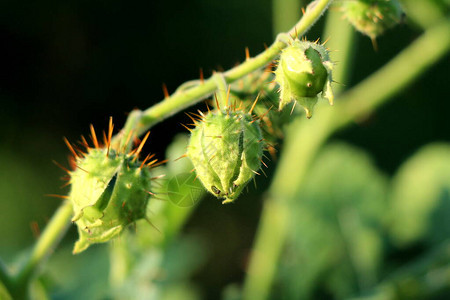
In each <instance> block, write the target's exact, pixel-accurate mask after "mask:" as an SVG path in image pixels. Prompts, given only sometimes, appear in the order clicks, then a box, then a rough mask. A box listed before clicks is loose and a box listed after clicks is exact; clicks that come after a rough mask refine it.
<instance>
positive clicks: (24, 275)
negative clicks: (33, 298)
mask: <svg viewBox="0 0 450 300" xmlns="http://www.w3.org/2000/svg"><path fill="white" fill-rule="evenodd" d="M72 214H73V209H72V204H71V203H70V202H69V201H65V202H64V203H63V204H62V205H61V206H60V207H59V208H58V210H57V211H56V212H55V214H54V215H53V216H52V218H51V220H50V221H49V223H48V224H47V226H46V227H45V229H44V231H43V232H42V234H41V236H40V237H39V240H38V241H37V243H36V245H35V246H34V248H33V250H32V251H31V254H30V255H29V256H28V257H27V258H26V261H25V262H24V264H23V265H22V267H21V268H20V269H19V271H18V273H17V275H16V276H14V278H13V285H14V291H12V293H13V296H14V295H16V297H17V295H21V296H20V297H17V298H23V297H24V295H23V294H24V293H26V292H25V291H26V290H27V288H26V287H27V285H28V283H29V281H30V278H32V276H33V275H34V273H35V272H36V269H37V267H38V266H39V265H40V264H41V263H42V262H43V261H44V260H45V259H46V258H47V256H48V255H49V254H50V253H51V252H52V251H53V249H54V248H55V247H56V245H57V244H58V243H59V241H60V239H61V238H62V237H63V236H64V234H65V233H66V231H67V228H68V227H69V224H70V222H69V221H70V218H71V217H72Z"/></svg>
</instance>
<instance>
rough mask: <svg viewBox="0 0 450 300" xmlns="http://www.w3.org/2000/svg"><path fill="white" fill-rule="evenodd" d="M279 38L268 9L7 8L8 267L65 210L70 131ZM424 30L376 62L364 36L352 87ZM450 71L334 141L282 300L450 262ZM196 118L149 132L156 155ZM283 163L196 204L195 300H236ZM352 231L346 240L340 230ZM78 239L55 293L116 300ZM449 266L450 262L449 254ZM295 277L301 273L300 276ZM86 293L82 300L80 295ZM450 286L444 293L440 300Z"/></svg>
mask: <svg viewBox="0 0 450 300" xmlns="http://www.w3.org/2000/svg"><path fill="white" fill-rule="evenodd" d="M274 1H275V0H274ZM298 16H300V12H299V13H298ZM323 24H324V20H321V21H319V23H318V24H316V25H315V26H314V28H313V29H312V30H311V31H310V32H309V33H308V34H307V37H308V38H309V39H311V40H315V39H317V38H318V37H320V36H321V32H322V30H323ZM291 25H293V24H291ZM272 27H273V24H272V2H271V1H268V0H259V1H257V0H245V1H243V0H239V1H238V0H229V1H211V0H193V1H179V0H177V1H131V2H130V1H95V0H94V1H46V0H41V1H12V0H3V1H2V2H1V3H0V45H1V46H0V104H1V105H0V125H1V128H2V130H1V131H0V257H2V258H3V260H4V261H6V262H7V263H10V264H13V262H15V261H19V260H20V256H21V255H23V253H24V251H26V250H27V249H28V248H29V247H31V245H32V244H33V242H34V241H35V239H36V237H35V234H33V230H32V228H33V227H35V225H33V224H34V223H35V224H37V225H38V227H39V228H40V229H42V228H43V227H44V226H45V224H46V222H47V221H48V219H49V218H50V217H51V215H52V214H53V212H54V211H55V209H56V208H57V207H58V205H59V203H60V199H58V198H51V197H47V196H45V195H46V194H64V193H67V191H68V189H67V188H64V189H61V188H60V186H61V185H62V184H63V182H62V181H60V177H61V176H63V175H64V173H63V171H61V170H60V169H59V168H57V167H56V166H55V165H54V164H53V163H52V160H55V161H58V162H60V163H61V164H63V165H67V157H68V155H69V152H68V150H67V149H66V147H65V145H64V143H63V141H62V137H63V136H65V137H67V138H68V139H69V140H71V141H76V140H78V139H79V136H80V134H84V135H86V134H87V133H88V127H89V124H90V123H92V124H94V126H95V127H96V128H97V129H99V130H100V129H103V128H105V127H106V124H107V120H108V118H109V116H113V118H114V122H115V124H116V128H120V127H121V126H122V125H123V123H124V121H125V118H126V114H127V113H128V112H129V111H130V110H132V109H133V108H135V107H137V108H140V109H145V108H147V107H149V106H151V105H152V104H154V103H156V102H158V101H160V100H161V99H162V98H163V92H162V89H161V85H162V83H163V82H164V83H166V84H167V87H168V90H169V92H172V91H174V90H175V88H176V87H177V86H178V85H180V84H181V83H183V82H184V81H186V80H189V79H194V78H198V74H199V68H202V69H203V71H204V73H205V76H209V75H210V74H211V72H212V71H213V70H221V69H225V70H226V69H229V68H230V67H232V66H234V65H235V64H236V63H238V62H241V61H243V60H244V57H245V56H244V48H245V47H249V49H250V53H251V54H252V55H255V54H257V53H259V52H261V51H262V50H264V44H270V43H271V42H272V41H273V32H272ZM421 32H422V31H421V29H420V28H419V27H418V26H417V25H415V24H414V22H411V21H410V20H409V19H408V18H405V19H404V20H403V21H402V23H401V24H399V25H398V26H397V27H395V28H393V29H392V30H389V31H388V32H386V34H384V35H383V36H381V37H380V38H379V39H378V45H379V50H378V51H374V50H373V48H372V44H371V42H370V40H369V39H368V38H367V37H364V36H361V35H360V34H357V35H356V37H355V40H354V45H353V46H354V57H353V61H352V64H351V70H350V74H351V75H350V79H349V83H348V84H347V86H346V87H345V88H350V87H351V86H353V85H355V84H356V83H358V82H360V81H361V80H362V79H364V78H365V77H367V76H368V75H370V74H371V73H372V72H374V71H375V70H377V69H378V68H380V67H381V66H382V65H383V64H384V63H386V62H388V61H389V60H390V59H391V58H392V57H394V56H395V55H396V54H397V53H399V52H400V51H401V50H402V49H403V48H405V47H406V46H407V45H409V44H410V43H411V42H412V41H413V40H414V39H415V38H417V37H418V36H419V35H420V34H421ZM331 39H333V37H331ZM337 50H339V49H337ZM411 63H414V62H411ZM338 67H339V65H338V66H337V68H338ZM449 69H450V63H449V60H448V56H447V57H446V58H445V59H443V60H441V61H440V62H439V63H438V64H436V65H435V66H433V67H432V68H431V69H430V70H428V71H427V72H426V73H425V74H422V76H421V77H420V78H419V79H418V80H416V81H415V83H414V84H413V85H412V86H410V87H408V88H407V89H406V90H404V91H402V92H401V93H400V94H399V95H397V96H395V99H394V101H391V102H390V103H389V104H388V105H385V106H383V107H382V108H381V109H379V110H378V111H376V112H375V113H373V114H371V115H370V116H368V117H367V118H365V119H364V120H360V121H358V122H357V123H355V124H353V125H352V126H351V127H348V128H347V129H345V130H343V131H340V132H339V133H338V134H335V135H334V136H333V137H332V140H331V141H330V142H329V145H327V146H326V147H325V148H324V149H323V150H322V151H321V153H320V154H319V157H318V158H317V159H316V163H315V164H314V165H313V167H312V171H311V174H309V175H308V178H307V180H306V182H305V187H304V191H303V194H302V195H301V199H302V201H299V202H298V205H299V207H298V208H295V212H296V214H297V213H298V218H297V219H296V220H295V222H293V224H292V231H291V232H290V238H289V243H288V245H287V247H286V250H285V251H286V253H283V257H282V259H281V262H280V270H279V272H278V273H279V274H278V277H277V283H276V287H275V292H274V296H273V297H274V299H277V298H278V299H279V298H284V299H291V298H295V297H300V299H302V298H307V297H313V298H317V299H326V298H331V299H332V298H346V297H348V296H349V295H356V294H358V293H360V292H364V291H372V290H373V288H374V287H376V286H378V283H380V282H382V280H383V279H385V278H387V277H388V276H390V275H392V273H393V270H396V269H397V267H401V266H409V265H410V263H411V262H416V261H417V262H420V260H421V259H422V260H423V259H424V258H423V257H427V255H429V253H430V251H431V252H432V251H438V252H439V250H435V249H441V248H439V247H442V245H445V244H444V242H446V241H447V248H446V249H447V253H448V239H449V237H450V233H449V231H450V229H449V228H450V224H449V222H450V221H449V219H450V208H449V206H450V205H449V201H450V196H449V195H450V179H449V178H450V148H449V142H450V133H449V128H450V126H449V121H448V112H449V111H450V102H449V101H448V91H447V88H448V86H449V83H450V82H449V76H448V70H449ZM362 100H363V99H362ZM198 107H199V108H203V106H202V105H199V106H198ZM330 109H332V108H330ZM186 122H188V118H187V117H186V116H183V115H182V114H178V115H177V116H175V117H172V118H170V119H168V120H166V121H164V122H163V123H162V124H159V125H157V126H155V127H154V128H153V129H152V133H151V138H150V142H148V144H147V145H146V151H151V152H154V153H156V154H157V156H158V158H160V159H164V156H165V151H166V148H167V146H168V145H169V144H170V142H171V141H172V139H173V138H174V136H175V135H176V134H177V133H180V132H185V131H186V130H185V129H184V128H183V127H182V126H180V125H179V123H186ZM430 143H433V145H430ZM436 143H439V144H436ZM424 147H425V148H424ZM279 150H280V152H282V145H279ZM413 155H414V156H413ZM412 156H413V157H412ZM411 157H412V158H411ZM275 165H276V163H274V162H270V163H269V171H268V177H269V178H267V179H266V178H264V177H263V176H260V177H258V178H257V185H258V188H257V189H255V188H254V187H252V186H251V187H250V189H249V192H248V193H246V194H245V195H243V196H241V198H240V199H239V200H238V201H237V202H236V203H235V204H234V205H227V206H222V205H221V204H220V201H218V200H216V199H214V198H212V197H209V196H208V197H207V198H206V199H204V201H202V202H201V203H200V204H199V205H198V207H196V208H195V211H194V213H193V215H191V216H190V218H189V220H188V221H187V224H186V226H185V227H184V229H183V233H184V234H185V235H186V236H194V237H195V239H198V242H195V243H194V244H195V245H201V247H200V246H198V247H197V248H201V250H199V249H197V250H196V248H195V247H194V248H195V249H191V248H189V245H190V244H189V243H187V246H186V247H187V250H186V251H187V252H179V253H176V254H174V255H173V257H178V258H179V259H180V263H181V261H183V258H185V259H189V257H190V256H189V255H191V256H192V253H197V252H195V251H200V252H199V253H200V254H199V255H200V256H201V257H202V259H201V260H199V262H198V264H197V265H196V266H195V267H194V266H192V268H191V269H192V270H191V272H189V273H188V274H187V275H186V278H190V279H189V282H190V284H191V285H192V286H195V287H196V290H195V292H193V296H192V297H194V295H201V296H202V297H203V298H207V299H217V298H219V297H221V296H222V295H224V293H225V295H227V297H230V299H231V298H232V297H233V295H234V294H235V293H238V292H236V290H237V287H236V286H235V285H233V284H234V283H237V284H240V283H242V281H243V278H244V277H245V267H246V264H247V261H248V257H249V255H250V249H251V247H252V243H253V240H254V235H255V231H256V228H257V225H258V221H259V216H260V212H261V208H262V197H263V194H264V191H265V190H266V187H267V186H268V184H269V182H270V177H271V174H272V172H273V168H274V166H275ZM342 207H343V208H344V209H341V208H342ZM348 207H351V208H352V209H346V208H348ZM293 209H294V208H293ZM337 212H342V213H343V215H340V214H339V213H337ZM150 218H151V216H150ZM342 222H343V223H342ZM154 225H155V226H156V227H158V223H157V222H155V224H154ZM342 226H343V227H342ZM346 226H347V227H348V228H350V229H349V230H348V231H346V230H343V229H342V228H346ZM149 234H150V235H152V234H155V235H157V234H160V233H158V232H157V231H156V230H153V231H151V230H150V231H149ZM346 235H348V236H346ZM75 239H76V232H75V228H74V227H73V226H72V228H71V229H70V231H69V234H68V235H67V236H66V237H65V238H64V240H63V243H62V244H61V245H60V247H59V248H58V250H57V254H56V255H55V256H54V257H52V258H51V259H50V262H49V269H51V270H52V271H51V272H50V273H52V272H53V273H55V272H56V273H55V274H58V275H57V276H56V277H59V281H57V282H56V284H55V286H57V288H56V292H55V293H54V294H53V297H54V298H55V299H56V298H57V299H68V298H69V297H72V298H73V299H81V298H82V296H83V295H88V296H87V297H88V298H104V297H106V295H105V294H104V293H103V292H104V285H105V284H106V283H107V281H108V264H109V263H108V258H107V255H106V252H105V251H106V250H107V246H105V245H99V246H96V247H94V249H92V251H91V249H89V251H87V252H86V253H83V254H81V255H78V256H74V257H72V256H70V251H71V247H72V244H73V242H74V241H75ZM175 248H176V247H175ZM189 249H191V250H189ZM189 251H192V252H189ZM189 253H191V254H189ZM296 253H297V254H298V253H301V255H297V254H296ZM439 253H440V252H439ZM194 256H195V255H194ZM92 262H95V265H94V264H92ZM86 264H88V265H89V267H84V266H86ZM443 265H447V266H448V265H449V261H448V255H447V261H446V262H445V261H444V264H443ZM186 268H188V267H186ZM58 270H60V272H58ZM439 270H441V269H439ZM443 270H444V271H445V270H446V273H445V272H444V275H442V274H441V275H440V276H438V279H441V280H442V278H443V279H444V280H449V279H450V277H449V271H448V268H447V269H443ZM410 273H411V274H414V271H411V272H410ZM74 274H78V275H74ZM292 274H302V276H301V279H298V277H296V276H292ZM420 274H422V273H420ZM438 275H439V274H438ZM436 276H437V275H436ZM442 276H444V277H442ZM49 277H51V276H50V275H49ZM52 278H53V279H51V280H55V279H54V278H55V276H53V277H52ZM49 280H50V279H49ZM51 280H50V281H51ZM183 280H184V279H183ZM85 286H89V288H86V290H84V292H83V293H85V294H78V292H77V293H75V292H74V291H75V290H78V289H79V288H80V287H83V288H84V287H85ZM413 286H414V284H413ZM102 287H103V289H102ZM420 287H421V286H420ZM408 289H409V288H408ZM224 291H225V292H224ZM446 291H447V292H448V291H449V290H448V286H447V290H445V289H444V291H442V290H439V291H438V292H437V296H436V297H440V296H442V297H444V296H443V295H445V292H446ZM186 295H187V294H185V296H186ZM278 296H279V297H278ZM186 297H187V296H186ZM443 299H444V298H443Z"/></svg>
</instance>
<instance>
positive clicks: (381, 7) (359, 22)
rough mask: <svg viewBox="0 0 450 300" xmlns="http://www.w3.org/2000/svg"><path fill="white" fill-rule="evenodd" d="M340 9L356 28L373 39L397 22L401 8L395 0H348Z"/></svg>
mask: <svg viewBox="0 0 450 300" xmlns="http://www.w3.org/2000/svg"><path fill="white" fill-rule="evenodd" d="M341 6H342V10H343V12H344V15H345V17H346V18H347V19H348V21H349V22H350V23H351V24H352V25H353V26H354V27H355V28H356V30H358V31H360V32H361V33H363V34H365V35H367V36H369V37H370V38H371V39H372V40H373V41H374V40H375V38H376V37H377V36H379V35H380V34H382V33H383V32H384V31H385V30H386V29H389V28H391V27H393V26H394V25H396V24H398V22H399V21H400V18H401V14H402V10H401V8H400V4H399V2H398V1H397V0H348V1H342V2H341Z"/></svg>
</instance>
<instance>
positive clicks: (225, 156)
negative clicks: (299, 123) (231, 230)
mask: <svg viewBox="0 0 450 300" xmlns="http://www.w3.org/2000/svg"><path fill="white" fill-rule="evenodd" d="M195 125H196V127H195V128H194V129H193V130H192V131H191V137H190V140H189V146H188V151H187V156H188V157H189V158H190V159H191V161H192V163H193V165H194V167H195V171H196V172H197V177H198V179H200V181H201V183H202V184H203V186H204V187H205V188H206V189H207V190H208V191H209V192H210V193H212V194H213V195H215V196H216V197H217V198H219V199H224V200H223V202H222V203H230V202H233V201H234V200H235V199H236V198H237V197H238V196H239V194H240V193H241V192H242V190H243V189H244V187H245V186H246V185H247V183H248V182H249V180H250V179H252V178H253V177H254V176H255V174H257V170H258V169H259V168H260V167H261V159H262V154H263V142H262V136H261V130H260V128H259V125H258V121H255V120H253V118H252V116H251V114H248V113H244V112H239V111H227V112H222V111H218V112H215V113H212V112H210V113H208V114H206V115H203V116H202V119H201V120H200V121H196V124H195Z"/></svg>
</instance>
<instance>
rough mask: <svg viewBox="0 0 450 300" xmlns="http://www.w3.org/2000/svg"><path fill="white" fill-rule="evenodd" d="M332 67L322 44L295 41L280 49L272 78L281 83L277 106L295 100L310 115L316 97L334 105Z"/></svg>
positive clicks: (283, 105) (309, 116) (281, 107)
mask: <svg viewBox="0 0 450 300" xmlns="http://www.w3.org/2000/svg"><path fill="white" fill-rule="evenodd" d="M332 69H333V62H332V61H331V60H330V57H329V55H328V50H327V49H326V48H325V47H324V46H323V45H320V44H317V43H312V42H308V41H300V40H298V39H296V40H294V41H293V42H292V43H291V44H290V45H289V46H288V47H286V48H285V49H284V50H283V51H282V52H281V55H280V59H279V62H278V66H277V69H276V71H275V80H276V82H277V83H278V84H279V86H280V89H279V91H280V103H279V109H280V110H281V109H283V108H284V107H285V106H286V104H288V103H290V102H293V101H295V103H298V104H300V105H301V106H302V107H303V108H304V109H305V112H306V116H307V117H308V118H311V116H312V113H313V108H314V106H315V105H316V103H317V100H318V99H319V98H324V99H326V100H328V102H329V103H330V105H333V99H334V97H333V91H332V90H331V82H332V74H331V73H332ZM295 103H294V105H295Z"/></svg>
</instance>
